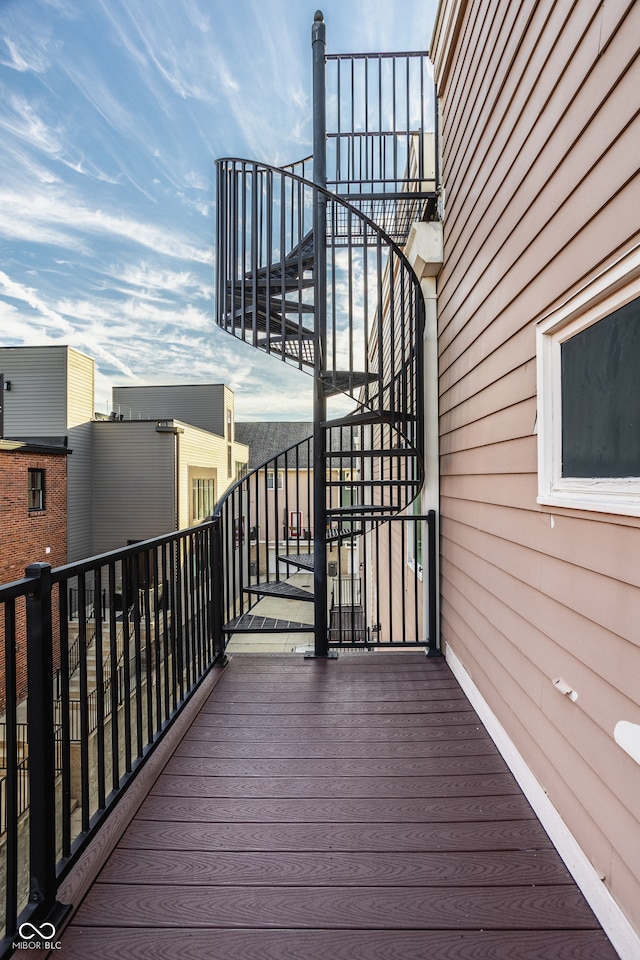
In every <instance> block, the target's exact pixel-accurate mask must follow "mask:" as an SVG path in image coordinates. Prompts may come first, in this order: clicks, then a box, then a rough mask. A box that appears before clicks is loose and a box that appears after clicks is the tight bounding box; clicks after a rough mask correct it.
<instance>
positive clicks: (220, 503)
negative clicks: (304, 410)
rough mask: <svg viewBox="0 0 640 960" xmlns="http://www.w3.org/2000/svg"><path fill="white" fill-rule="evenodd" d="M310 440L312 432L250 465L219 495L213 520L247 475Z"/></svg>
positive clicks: (217, 517) (263, 467)
mask: <svg viewBox="0 0 640 960" xmlns="http://www.w3.org/2000/svg"><path fill="white" fill-rule="evenodd" d="M312 440H313V434H312V433H310V434H309V436H308V437H303V438H302V440H298V441H297V443H292V444H291V446H290V447H287V448H286V449H285V450H281V451H279V452H278V453H274V454H273V455H272V456H270V457H268V458H267V459H266V460H265V461H264V462H263V463H259V464H258V466H257V467H252V468H251V470H249V472H248V473H246V474H245V475H244V477H240V479H239V480H236V482H235V483H234V484H233V485H232V486H230V487H229V488H228V489H227V490H225V492H224V493H223V495H222V496H221V497H220V500H219V501H218V503H217V504H216V507H215V509H214V511H213V519H214V520H218V519H219V517H220V514H221V512H222V509H223V507H224V504H225V503H226V502H227V501H228V500H229V498H230V497H231V496H232V494H233V492H234V490H237V489H238V487H241V486H242V485H243V483H245V482H246V480H247V478H248V477H251V476H253V475H254V474H256V473H259V472H260V470H265V469H266V468H267V467H268V466H269V464H272V463H273V462H274V461H277V460H280V459H281V458H284V457H286V455H287V454H288V453H291V451H292V450H295V449H296V447H301V446H302V445H303V443H310V442H311V441H312Z"/></svg>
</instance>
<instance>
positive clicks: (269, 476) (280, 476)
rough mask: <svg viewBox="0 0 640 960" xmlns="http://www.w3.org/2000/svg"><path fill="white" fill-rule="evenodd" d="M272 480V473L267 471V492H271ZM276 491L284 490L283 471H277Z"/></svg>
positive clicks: (273, 475) (273, 477)
mask: <svg viewBox="0 0 640 960" xmlns="http://www.w3.org/2000/svg"><path fill="white" fill-rule="evenodd" d="M274 480H275V474H274V471H273V470H267V490H273V487H274ZM278 490H284V470H278Z"/></svg>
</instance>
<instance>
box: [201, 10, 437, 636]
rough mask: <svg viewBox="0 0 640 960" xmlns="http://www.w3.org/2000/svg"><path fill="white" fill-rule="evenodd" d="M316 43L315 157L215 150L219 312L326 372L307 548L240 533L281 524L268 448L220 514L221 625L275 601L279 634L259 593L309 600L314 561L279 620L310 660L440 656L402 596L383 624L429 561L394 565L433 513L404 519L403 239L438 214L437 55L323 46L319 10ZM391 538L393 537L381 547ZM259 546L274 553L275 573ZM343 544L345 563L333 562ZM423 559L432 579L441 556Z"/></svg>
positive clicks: (292, 359) (418, 356) (417, 311)
mask: <svg viewBox="0 0 640 960" xmlns="http://www.w3.org/2000/svg"><path fill="white" fill-rule="evenodd" d="M312 38H313V42H312V46H313V75H314V98H313V103H314V156H313V158H310V159H308V160H305V161H302V162H301V163H299V164H293V165H291V166H288V167H275V166H271V165H269V164H265V163H258V162H255V161H251V160H245V159H234V158H226V159H222V160H218V161H217V322H218V324H219V325H220V326H221V327H222V328H223V329H224V330H226V331H227V332H228V333H230V334H231V335H233V336H235V337H237V338H239V339H241V340H244V341H245V342H247V343H250V344H251V345H252V346H253V347H255V348H256V349H259V350H261V351H263V352H265V353H268V354H272V355H273V356H275V357H277V358H278V359H280V360H281V361H284V362H286V363H289V364H293V365H295V366H296V367H297V368H298V369H300V370H301V371H303V372H305V373H307V374H310V375H311V376H313V378H314V381H315V382H314V422H313V440H312V441H311V440H309V441H306V444H307V446H306V447H305V460H306V461H308V463H309V465H310V466H309V467H308V468H306V469H307V470H308V471H309V472H311V471H312V473H313V476H312V479H311V482H310V484H309V486H310V488H311V489H312V491H313V496H312V497H311V498H310V504H309V503H307V502H305V504H304V505H303V506H295V507H294V508H293V511H295V510H298V511H300V516H303V515H304V511H305V510H306V511H307V512H308V515H309V521H308V523H307V524H306V529H307V530H309V531H312V530H313V533H312V534H311V533H310V534H309V546H308V548H307V550H306V551H305V556H304V557H300V556H299V553H300V551H298V552H297V553H294V556H293V559H288V560H287V559H285V560H281V558H280V553H281V552H284V553H285V554H287V553H290V551H289V546H288V544H287V543H283V544H279V543H278V538H277V536H275V535H272V536H271V537H269V535H268V532H267V533H265V535H264V536H261V535H260V533H259V532H257V533H256V540H255V543H254V544H253V545H252V544H251V542H250V541H247V540H245V534H244V533H243V531H245V529H246V531H248V535H250V534H251V532H252V531H253V532H256V531H257V529H258V525H256V523H254V522H253V517H255V516H258V515H260V516H261V517H262V521H261V526H262V528H265V529H266V528H268V527H269V526H270V528H271V531H275V530H276V529H277V528H278V526H279V524H280V518H279V516H278V514H277V511H276V514H275V515H274V516H273V517H272V518H271V519H269V510H270V509H271V507H270V503H271V501H270V500H269V498H268V497H261V496H260V494H261V491H262V490H263V488H264V487H265V481H264V477H266V476H267V475H268V473H269V470H271V472H273V471H277V470H278V469H280V468H279V467H278V463H279V461H278V458H277V457H274V459H273V463H272V464H271V466H269V465H264V466H263V467H260V468H259V469H258V471H257V472H256V473H255V475H254V476H250V477H247V478H246V480H245V482H244V486H243V485H240V486H238V487H237V488H236V490H235V491H234V492H233V493H231V494H230V495H229V497H228V498H227V499H225V500H224V502H223V504H222V505H221V507H220V509H219V511H218V515H219V516H220V517H221V520H222V531H223V533H222V536H223V539H224V538H226V540H225V542H226V544H227V546H230V545H231V543H233V544H234V545H235V548H236V551H237V556H236V562H235V565H234V566H233V568H232V569H230V570H228V571H227V572H226V577H227V579H228V581H229V585H227V586H226V587H225V594H224V597H225V599H224V616H225V622H226V629H227V630H228V632H230V633H232V632H235V631H239V630H245V629H247V630H250V629H253V628H255V627H256V624H258V623H259V622H260V617H259V616H255V615H256V614H259V613H260V614H262V613H263V612H264V611H266V612H267V615H266V617H265V618H264V620H265V622H268V623H269V628H270V629H276V628H277V625H274V624H273V621H274V620H277V619H278V616H277V613H278V610H277V608H276V606H274V604H273V603H272V602H271V601H270V602H269V603H268V604H267V603H266V599H265V598H267V597H270V598H271V597H273V596H279V597H280V598H281V599H282V600H286V599H297V600H304V599H306V597H305V596H304V593H305V592H306V593H307V594H308V593H309V590H308V586H304V587H302V588H298V589H297V590H296V589H294V587H297V586H298V584H297V583H293V581H303V580H304V581H305V584H306V583H307V581H308V576H307V574H308V572H309V570H311V569H312V572H313V586H312V588H311V590H312V598H311V599H313V600H314V605H315V606H314V610H313V611H311V612H312V614H313V618H311V617H310V618H309V619H306V620H305V621H300V614H298V616H297V619H296V620H295V621H294V620H291V619H290V618H287V616H286V615H284V614H283V615H282V617H281V618H280V619H281V620H282V623H283V627H282V628H283V629H285V628H287V627H290V626H292V625H293V626H294V627H295V628H296V629H299V630H304V627H305V626H306V627H307V629H310V628H313V630H314V634H315V652H316V655H326V653H327V650H328V647H330V646H332V645H341V644H353V643H356V642H361V643H364V644H367V645H369V644H372V643H374V642H375V644H376V645H380V644H382V643H389V644H393V643H395V642H397V643H400V644H403V643H405V642H407V638H408V636H410V635H413V636H414V638H415V640H416V642H418V639H419V638H421V642H422V643H423V644H424V643H427V644H430V646H431V647H432V649H434V650H435V649H436V646H437V642H436V638H435V633H433V632H432V633H431V634H430V635H427V634H426V626H425V613H424V611H422V612H420V611H419V610H418V606H417V605H416V608H415V611H412V613H411V615H410V616H409V615H407V616H405V620H404V621H403V622H402V625H401V628H400V629H397V621H394V629H393V630H389V629H387V628H385V622H386V621H388V620H389V618H391V617H392V616H393V605H391V606H389V604H386V605H384V609H386V608H387V607H389V612H388V614H385V615H384V616H382V617H381V616H380V609H379V608H380V600H379V596H380V584H381V583H382V582H385V583H386V582H394V583H395V582H396V581H395V579H394V578H396V574H397V576H398V577H399V578H400V580H399V582H398V583H397V589H396V591H395V595H396V596H397V597H400V596H403V595H404V593H406V591H405V589H404V582H403V578H404V577H406V578H407V579H411V578H412V579H413V581H414V583H413V593H414V594H415V596H416V597H418V596H420V597H421V601H420V602H421V604H423V606H424V602H423V599H422V595H423V590H422V588H421V586H420V585H421V583H423V582H424V581H423V579H422V577H423V573H422V566H421V564H420V562H418V561H415V562H414V560H413V559H409V557H408V556H407V557H406V558H405V560H406V562H403V563H401V564H399V565H398V564H397V562H396V561H397V560H398V558H399V557H402V556H403V552H405V551H406V549H408V548H405V543H406V542H407V541H408V539H410V535H409V533H408V531H409V530H413V529H414V528H415V526H416V524H418V523H424V522H427V523H428V522H429V521H428V520H427V518H426V517H423V518H422V519H420V517H417V516H413V514H411V519H406V518H407V516H408V512H409V511H410V509H411V504H412V503H413V502H414V501H416V499H417V497H418V495H419V493H420V490H421V487H422V483H423V452H424V451H423V438H424V426H423V423H424V419H423V418H424V384H423V369H422V355H423V332H424V303H423V298H422V292H421V288H420V283H419V281H418V279H417V277H416V275H415V273H414V272H413V270H412V268H411V265H410V263H409V262H408V260H407V258H406V257H405V254H404V252H403V250H402V244H404V243H405V242H406V241H407V238H408V235H409V230H410V227H411V224H412V223H413V222H415V221H416V220H420V219H425V218H429V217H431V218H433V217H436V216H437V196H438V189H439V183H438V169H437V158H436V153H437V151H436V149H435V138H436V120H435V113H436V111H435V96H434V88H433V83H432V81H431V80H430V79H429V63H428V59H427V56H426V54H406V53H402V54H371V55H339V56H338V55H337V56H331V55H330V56H326V55H325V53H324V22H323V18H322V15H321V14H320V13H318V14H316V17H315V19H314V25H313V31H312ZM327 89H328V91H329V95H327ZM327 105H328V109H327ZM288 456H289V458H290V459H291V458H292V457H293V448H292V450H290V451H288ZM285 472H286V473H287V475H288V473H289V471H288V470H287V471H285ZM289 483H290V482H289V481H287V487H288V486H289ZM271 499H272V500H273V498H271ZM247 511H251V512H252V516H251V517H250V516H249V515H248V513H247ZM293 511H290V512H293ZM403 518H405V520H406V523H405V520H403ZM386 521H389V522H390V526H389V527H388V528H387V529H385V530H384V531H383V524H384V522H386ZM391 521H397V522H395V523H391ZM297 522H298V523H301V521H299V520H298V521H297ZM403 523H405V526H404V527H403V526H402V524H403ZM407 524H409V525H411V524H412V525H413V526H407ZM239 531H240V532H239ZM263 532H264V530H263ZM385 537H386V538H388V540H389V547H388V549H386V548H385V549H381V548H380V543H381V540H382V539H383V538H385ZM262 543H264V544H268V545H267V546H265V547H264V549H265V550H266V551H267V553H269V552H270V553H269V555H270V556H272V557H273V559H272V560H271V561H270V562H269V564H268V565H267V566H266V567H265V565H264V563H261V562H260V559H259V558H260V555H261V554H260V551H261V544H262ZM312 549H313V563H311V562H310V561H309V555H310V553H311V550H312ZM409 552H411V551H409ZM414 552H419V550H417V551H414ZM343 555H344V557H345V558H346V557H347V555H348V556H349V557H350V559H349V560H348V561H347V559H336V558H337V557H338V558H342V557H343ZM354 558H357V560H356V559H354ZM347 562H349V563H350V564H351V568H350V569H351V570H354V569H355V567H354V564H355V563H356V562H357V566H358V576H359V577H360V579H361V584H362V586H361V591H362V598H363V599H362V603H361V604H359V605H358V609H351V610H349V611H347V609H346V605H345V604H341V608H339V609H336V608H335V606H333V605H332V602H331V600H330V597H329V591H328V580H329V579H330V569H331V567H332V566H334V565H336V564H338V563H343V564H346V563H347ZM330 565H331V566H330ZM296 569H297V572H295V571H296ZM427 570H428V577H430V576H431V575H435V564H434V565H433V566H431V565H430V566H429V567H428V568H427ZM281 571H283V572H284V575H283V576H281ZM292 571H294V572H292ZM301 571H302V572H301ZM305 578H306V579H305ZM272 581H275V583H274V584H272ZM279 582H281V586H279V587H278V583H279ZM300 589H302V590H303V592H302V593H301V592H300ZM427 592H428V591H427ZM260 600H262V601H264V602H262V603H261V606H260V607H259V608H258V609H255V610H254V607H256V605H257V603H258V602H259V601H260ZM408 602H409V601H408V599H406V600H405V603H408ZM288 606H289V608H291V609H292V607H291V605H290V604H289V605H288ZM286 608H287V607H286V605H285V606H284V607H282V609H283V610H286ZM425 609H426V608H425ZM250 612H251V613H252V614H254V616H252V618H250V619H247V615H248V614H249V613H250ZM347 614H349V615H348V616H347ZM426 619H427V620H428V614H426ZM309 621H311V623H310V622H309ZM408 623H410V624H412V626H411V627H408V626H407V624H408ZM332 624H333V625H332ZM419 625H420V627H419ZM385 638H386V639H385Z"/></svg>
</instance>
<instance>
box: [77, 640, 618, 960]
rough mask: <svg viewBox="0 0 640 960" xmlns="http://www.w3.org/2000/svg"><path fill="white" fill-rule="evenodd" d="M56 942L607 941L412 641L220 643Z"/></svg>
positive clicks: (391, 956)
mask: <svg viewBox="0 0 640 960" xmlns="http://www.w3.org/2000/svg"><path fill="white" fill-rule="evenodd" d="M109 824H110V821H107V824H106V825H105V827H104V828H103V829H104V830H105V831H109V829H110V825H109ZM101 832H102V831H101ZM61 942H62V950H61V951H60V954H61V956H62V957H64V958H65V960H76V958H77V960H110V958H114V960H115V958H118V960H129V958H136V960H204V958H207V960H424V958H425V957H431V958H434V960H487V958H492V960H500V958H504V960H507V958H509V960H512V958H514V957H517V958H518V960H543V958H545V960H560V958H572V960H578V958H579V960H595V958H597V960H608V958H615V957H616V953H615V952H614V950H613V948H612V947H611V946H610V944H609V941H608V940H607V939H606V937H605V935H604V933H603V932H602V930H601V928H600V927H599V925H598V923H597V921H596V919H595V918H594V916H593V914H592V912H591V910H590V908H589V907H588V905H587V903H586V902H585V900H584V898H583V897H582V895H581V893H580V892H579V890H578V889H577V887H576V886H575V884H574V882H573V880H572V879H571V877H570V875H569V874H568V872H567V870H566V868H565V867H564V865H563V863H562V861H561V860H560V858H559V856H558V855H557V853H556V852H555V850H554V849H553V847H552V845H551V843H550V841H549V839H548V838H547V836H546V834H545V832H544V830H543V829H542V827H541V826H540V824H539V822H538V820H537V819H536V817H535V815H534V813H533V811H532V810H531V808H530V806H529V805H528V803H527V801H526V800H525V798H524V797H523V795H522V793H521V791H520V789H519V787H518V786H517V784H516V782H515V780H514V778H513V776H512V775H511V773H510V772H509V770H508V769H507V767H506V766H505V763H504V761H503V760H502V758H501V757H500V755H499V754H498V752H497V750H496V748H495V746H494V744H493V742H492V741H491V739H490V738H489V736H488V735H487V733H486V731H485V730H484V728H483V727H482V725H481V724H480V721H479V720H478V717H477V715H476V714H475V713H474V711H473V709H472V708H471V706H470V704H469V702H468V700H467V699H466V697H465V696H464V694H463V692H462V690H461V689H460V687H459V686H458V684H457V682H456V681H455V679H454V678H453V676H452V674H451V673H450V671H449V669H448V667H447V665H446V663H445V661H444V660H439V659H427V658H425V657H424V655H422V654H419V653H407V654H404V653H403V654H400V653H398V654H392V653H387V654H382V653H375V654H364V653H363V654H354V655H343V656H340V658H339V659H338V660H327V661H325V660H304V659H303V658H302V657H296V656H268V655H256V656H254V655H251V654H238V655H235V656H233V658H232V659H231V662H230V663H229V666H228V667H227V668H226V670H225V671H224V672H223V673H222V675H221V677H220V679H219V681H218V682H217V685H216V686H215V687H214V688H213V690H212V692H211V693H210V694H209V695H208V697H207V699H206V700H204V703H203V706H202V708H201V710H200V712H199V713H198V715H197V716H196V718H195V719H194V720H193V722H192V723H191V725H190V726H189V727H188V729H186V732H185V734H184V736H183V737H182V739H181V741H180V743H179V745H178V746H177V748H176V749H175V752H174V753H173V754H172V755H171V756H170V758H169V760H168V762H167V764H166V766H165V767H164V769H163V770H162V772H161V774H160V776H159V777H158V779H157V780H156V781H155V784H154V785H153V787H152V788H151V790H150V792H149V793H148V795H147V796H146V798H145V799H144V800H143V802H142V804H141V806H140V807H139V809H138V811H137V814H136V815H135V817H134V818H133V820H132V821H131V823H130V825H129V827H128V829H127V830H126V831H125V833H124V834H123V836H122V838H121V839H120V841H119V843H117V845H116V846H115V849H114V850H113V852H112V854H111V856H110V858H109V859H108V861H107V863H106V865H105V866H104V868H103V869H102V871H101V873H100V874H99V875H98V877H97V879H96V881H95V882H94V883H93V884H92V886H91V887H90V889H89V891H88V893H87V894H86V896H85V897H84V899H83V901H82V902H81V903H80V905H79V907H78V909H77V910H76V912H75V914H74V916H73V917H72V920H71V922H70V925H69V926H68V927H67V928H66V929H65V930H64V931H62V935H61Z"/></svg>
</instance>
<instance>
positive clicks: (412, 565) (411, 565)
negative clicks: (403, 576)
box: [407, 560, 422, 580]
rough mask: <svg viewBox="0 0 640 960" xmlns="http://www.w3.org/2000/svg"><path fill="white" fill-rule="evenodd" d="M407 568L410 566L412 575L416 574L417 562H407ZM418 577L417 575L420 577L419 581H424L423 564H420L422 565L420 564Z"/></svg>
mask: <svg viewBox="0 0 640 960" xmlns="http://www.w3.org/2000/svg"><path fill="white" fill-rule="evenodd" d="M407 566H408V567H409V569H410V570H411V571H412V573H416V562H415V560H407ZM416 575H417V577H418V580H422V564H420V563H419V564H418V570H417V574H416Z"/></svg>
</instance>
